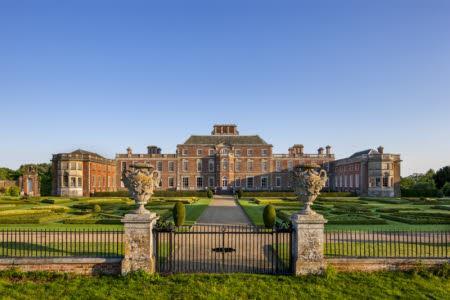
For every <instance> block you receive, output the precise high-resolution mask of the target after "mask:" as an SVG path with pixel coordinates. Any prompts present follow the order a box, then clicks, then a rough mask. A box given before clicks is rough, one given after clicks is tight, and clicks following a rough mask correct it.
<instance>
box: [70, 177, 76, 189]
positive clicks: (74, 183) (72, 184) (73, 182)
mask: <svg viewBox="0 0 450 300" xmlns="http://www.w3.org/2000/svg"><path fill="white" fill-rule="evenodd" d="M76 186H77V178H76V177H70V187H76Z"/></svg>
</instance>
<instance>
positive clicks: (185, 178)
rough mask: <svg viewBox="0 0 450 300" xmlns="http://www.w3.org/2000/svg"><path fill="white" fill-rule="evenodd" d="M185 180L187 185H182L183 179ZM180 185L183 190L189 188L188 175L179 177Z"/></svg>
mask: <svg viewBox="0 0 450 300" xmlns="http://www.w3.org/2000/svg"><path fill="white" fill-rule="evenodd" d="M185 180H187V186H185V185H184V181H185ZM181 187H182V189H183V190H185V189H189V176H183V177H181Z"/></svg>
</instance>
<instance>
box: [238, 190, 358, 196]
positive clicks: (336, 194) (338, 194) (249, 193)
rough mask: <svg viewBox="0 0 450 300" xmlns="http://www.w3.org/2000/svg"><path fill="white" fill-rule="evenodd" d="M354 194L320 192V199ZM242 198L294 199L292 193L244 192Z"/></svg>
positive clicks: (352, 194)
mask: <svg viewBox="0 0 450 300" xmlns="http://www.w3.org/2000/svg"><path fill="white" fill-rule="evenodd" d="M354 196H355V194H354V193H349V192H321V193H320V197H354ZM243 197H296V195H295V193H294V192H292V191H283V192H279V191H254V192H253V191H244V192H243Z"/></svg>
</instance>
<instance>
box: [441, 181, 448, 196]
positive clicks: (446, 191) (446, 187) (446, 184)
mask: <svg viewBox="0 0 450 300" xmlns="http://www.w3.org/2000/svg"><path fill="white" fill-rule="evenodd" d="M442 192H443V193H444V195H445V196H450V182H446V183H445V184H444V186H443V187H442Z"/></svg>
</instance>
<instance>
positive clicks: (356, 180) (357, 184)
mask: <svg viewBox="0 0 450 300" xmlns="http://www.w3.org/2000/svg"><path fill="white" fill-rule="evenodd" d="M355 188H359V175H356V176H355Z"/></svg>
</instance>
